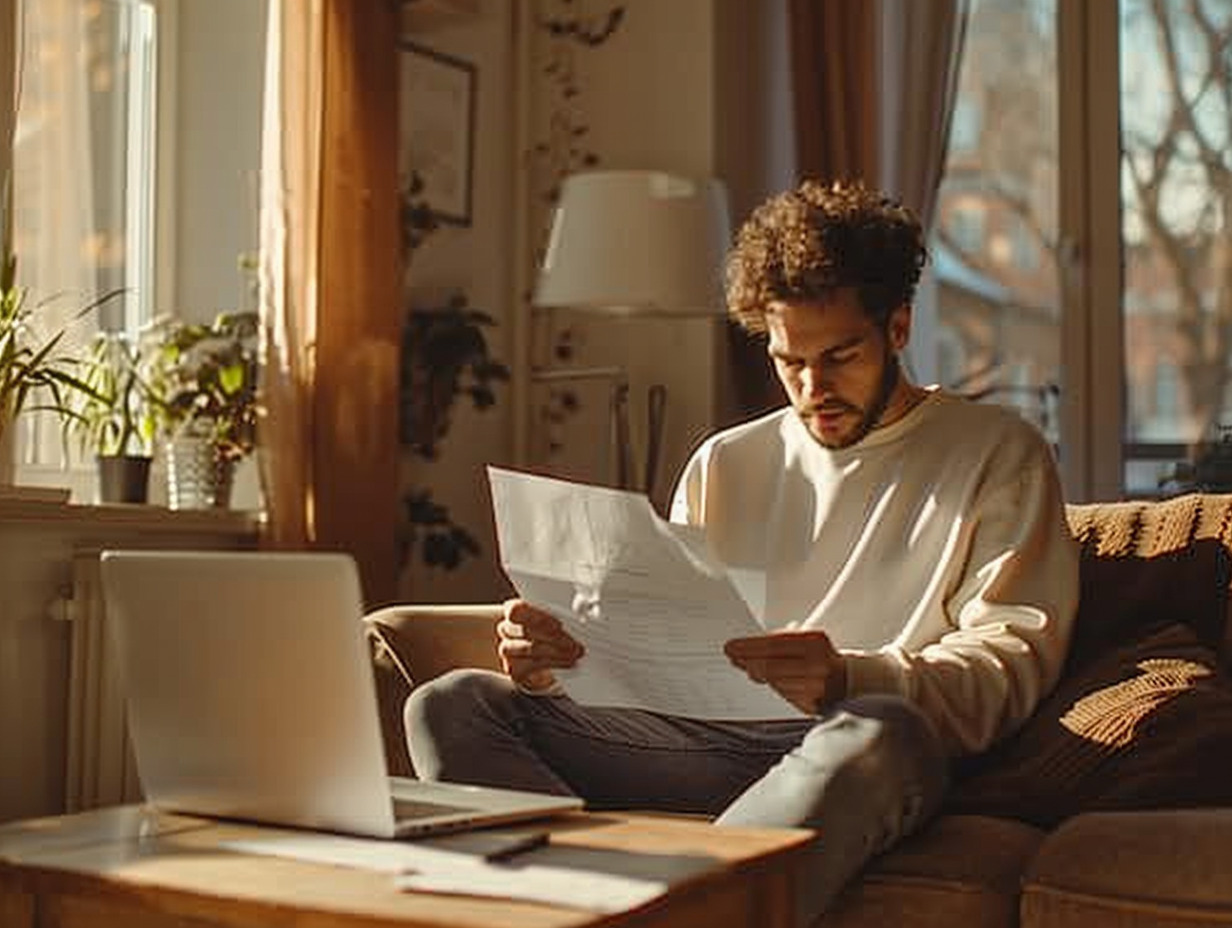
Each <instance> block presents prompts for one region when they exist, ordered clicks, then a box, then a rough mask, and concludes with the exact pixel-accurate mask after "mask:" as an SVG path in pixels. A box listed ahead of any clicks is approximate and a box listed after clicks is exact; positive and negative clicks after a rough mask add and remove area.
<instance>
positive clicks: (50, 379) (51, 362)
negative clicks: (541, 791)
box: [0, 219, 107, 486]
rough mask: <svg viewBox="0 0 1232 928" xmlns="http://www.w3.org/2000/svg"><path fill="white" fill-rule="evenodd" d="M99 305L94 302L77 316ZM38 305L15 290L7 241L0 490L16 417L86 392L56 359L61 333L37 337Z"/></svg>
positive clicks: (2, 277)
mask: <svg viewBox="0 0 1232 928" xmlns="http://www.w3.org/2000/svg"><path fill="white" fill-rule="evenodd" d="M2 222H3V220H2V219H0V223H2ZM0 233H3V229H0ZM102 299H103V300H105V299H107V297H103V298H102ZM101 302H102V300H96V301H95V302H93V303H91V304H90V305H89V306H87V307H86V309H84V310H82V313H85V312H87V311H89V310H92V309H94V308H95V307H96V306H98V305H99V303H101ZM39 305H40V304H31V303H30V302H29V300H28V299H27V293H26V290H25V288H24V287H20V286H18V284H17V256H16V255H15V254H13V252H12V250H11V248H10V246H9V244H8V241H7V239H5V240H3V241H0V486H7V485H11V484H12V482H13V451H14V445H13V443H14V434H15V433H14V430H13V425H14V423H15V422H16V421H17V416H18V415H19V414H20V413H21V412H22V411H23V410H24V409H53V410H55V411H57V412H60V413H64V411H65V410H66V409H67V408H68V404H69V394H70V391H77V392H84V393H87V394H88V393H90V392H91V388H90V387H89V386H87V385H86V384H85V383H83V382H82V381H81V380H80V379H79V378H78V377H77V375H76V373H75V362H74V359H73V358H71V357H69V356H68V355H67V354H64V353H61V350H60V346H61V342H62V341H63V339H64V336H65V332H66V330H65V329H64V328H63V327H57V328H55V329H54V330H53V331H51V332H49V333H45V334H40V333H39V327H38V325H37V322H38V320H37V319H36V314H37V310H38V307H39ZM40 392H42V393H44V394H46V399H45V400H43V401H42V402H41V403H40V405H38V406H33V405H31V399H32V397H34V396H37V395H38V394H39V393H40Z"/></svg>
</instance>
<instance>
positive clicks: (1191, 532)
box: [1065, 493, 1232, 660]
mask: <svg viewBox="0 0 1232 928" xmlns="http://www.w3.org/2000/svg"><path fill="white" fill-rule="evenodd" d="M1065 512H1066V517H1067V519H1068V521H1069V527H1070V531H1071V532H1072V533H1073V535H1074V537H1075V538H1077V539H1078V542H1079V544H1080V545H1081V550H1082V575H1081V576H1082V601H1081V603H1080V606H1079V622H1078V628H1077V637H1076V648H1075V652H1076V654H1077V655H1078V657H1079V658H1081V657H1082V654H1083V652H1084V651H1085V649H1086V645H1087V644H1088V643H1091V644H1093V645H1094V646H1096V647H1098V645H1099V643H1100V642H1103V643H1105V644H1108V643H1111V644H1120V643H1122V642H1124V641H1126V640H1128V637H1129V636H1131V635H1133V634H1136V633H1140V632H1141V631H1143V630H1144V625H1147V626H1154V625H1157V623H1156V621H1155V618H1156V616H1157V615H1158V607H1160V606H1161V605H1162V606H1163V607H1164V608H1165V609H1166V610H1167V611H1168V613H1169V614H1168V615H1167V621H1169V622H1172V621H1178V620H1179V621H1184V622H1187V623H1189V624H1192V625H1194V626H1195V631H1197V632H1198V634H1199V635H1200V636H1201V637H1202V638H1203V639H1204V640H1205V639H1206V637H1207V636H1208V634H1210V627H1211V626H1214V627H1215V628H1216V631H1215V635H1216V636H1217V637H1219V638H1220V639H1221V640H1220V641H1219V643H1218V645H1217V647H1218V648H1219V649H1220V652H1221V654H1222V655H1223V656H1224V658H1225V659H1229V660H1232V620H1229V616H1228V611H1227V608H1226V603H1225V608H1223V609H1221V610H1220V611H1219V612H1218V613H1217V614H1216V613H1211V612H1208V611H1207V610H1206V609H1205V608H1200V609H1198V610H1194V611H1191V610H1185V611H1183V612H1182V611H1180V610H1178V609H1177V608H1176V606H1177V605H1179V604H1177V603H1172V604H1171V605H1170V603H1169V598H1168V597H1169V595H1170V594H1175V595H1178V596H1187V595H1189V592H1190V591H1191V590H1196V592H1198V593H1200V594H1204V593H1205V591H1207V590H1210V587H1205V586H1203V587H1201V588H1198V587H1196V586H1195V584H1196V583H1197V577H1196V575H1195V572H1201V571H1203V570H1204V568H1206V567H1209V566H1211V565H1212V564H1215V563H1216V560H1215V559H1214V558H1212V557H1210V556H1209V554H1210V553H1211V552H1212V551H1213V549H1215V548H1216V547H1218V548H1222V549H1224V551H1225V552H1229V551H1232V494H1227V493H1190V494H1187V495H1185V496H1178V497H1174V498H1172V499H1167V500H1127V501H1122V502H1112V503H1077V504H1076V503H1071V504H1069V505H1067V506H1066V507H1065ZM1190 549H1193V550H1195V551H1199V552H1204V553H1200V554H1199V555H1198V556H1196V557H1193V558H1190V557H1187V556H1186V555H1185V553H1184V552H1186V551H1188V550H1190ZM1222 558H1223V560H1224V561H1227V560H1228V558H1227V555H1226V553H1225V554H1224V555H1222ZM1222 569H1223V571H1224V572H1223V574H1222V575H1221V576H1222V582H1220V581H1216V582H1217V588H1216V592H1217V593H1218V595H1221V596H1222V595H1224V593H1225V588H1226V585H1227V580H1228V576H1227V567H1226V564H1225V565H1224V567H1223V568H1222ZM1140 570H1143V571H1144V572H1143V573H1139V571H1140ZM1202 582H1203V583H1205V581H1204V580H1203V581H1202ZM1140 600H1141V602H1140ZM1220 628H1222V632H1223V633H1222V635H1219V634H1218V630H1219V629H1220ZM1088 633H1089V634H1088Z"/></svg>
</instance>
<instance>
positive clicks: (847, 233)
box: [726, 180, 928, 332]
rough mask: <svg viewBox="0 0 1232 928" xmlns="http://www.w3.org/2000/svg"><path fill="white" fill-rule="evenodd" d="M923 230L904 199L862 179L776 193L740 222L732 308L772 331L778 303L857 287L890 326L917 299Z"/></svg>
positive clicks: (732, 261)
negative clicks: (769, 313)
mask: <svg viewBox="0 0 1232 928" xmlns="http://www.w3.org/2000/svg"><path fill="white" fill-rule="evenodd" d="M927 257H928V253H927V251H926V249H925V247H924V230H923V229H922V228H921V226H920V222H919V220H918V219H916V217H915V216H914V215H913V214H912V213H911V211H910V210H908V209H907V208H906V207H904V206H903V205H902V204H901V203H899V202H897V201H896V200H893V199H891V198H889V197H887V196H885V195H884V194H882V193H878V192H876V191H873V190H870V189H868V188H866V187H865V186H864V185H863V184H862V183H859V182H856V183H844V182H842V181H835V182H834V183H833V184H831V185H830V186H826V185H824V184H822V183H819V182H818V181H815V180H806V181H804V182H803V183H801V184H800V185H799V186H798V187H797V188H796V189H795V190H789V191H787V192H785V193H781V194H779V195H777V196H774V197H771V198H770V199H769V200H767V201H766V202H765V203H763V204H762V205H761V206H759V207H758V208H757V209H756V210H754V211H753V214H752V215H751V216H750V217H749V219H748V220H747V221H746V222H745V223H744V225H743V226H742V227H741V229H740V232H739V233H738V235H737V236H736V243H735V245H734V246H733V247H732V250H731V252H730V253H729V254H728V256H727V265H726V287H727V307H728V312H730V313H731V315H732V316H733V317H735V319H736V321H737V322H739V323H740V325H742V326H743V327H744V328H745V329H747V330H748V331H750V332H764V331H766V310H767V309H768V306H769V304H770V303H771V302H773V301H776V300H780V301H785V302H798V301H799V302H814V301H821V300H825V299H827V298H828V297H829V296H830V295H831V294H832V293H833V292H834V291H835V290H836V289H838V288H840V287H854V288H855V289H856V292H857V294H858V295H859V299H860V305H861V306H862V307H863V308H864V311H865V312H866V313H868V315H869V317H870V318H871V319H872V320H873V321H874V322H875V323H877V324H878V325H882V326H884V325H885V324H886V321H887V320H888V319H889V317H890V313H891V312H893V310H894V309H896V308H897V307H899V306H902V305H904V304H908V303H910V302H911V300H912V298H913V297H914V295H915V287H916V284H917V283H919V280H920V272H921V270H922V269H923V267H924V262H925V260H927Z"/></svg>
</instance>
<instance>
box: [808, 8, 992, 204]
mask: <svg viewBox="0 0 1232 928" xmlns="http://www.w3.org/2000/svg"><path fill="white" fill-rule="evenodd" d="M968 7H969V0H791V4H790V7H789V23H788V30H789V32H788V37H789V45H790V51H791V62H792V82H793V88H792V92H793V102H794V114H795V123H796V126H795V129H796V154H797V169H798V173H799V174H800V175H801V176H806V177H817V178H820V179H822V180H832V179H840V178H841V179H853V178H860V179H863V180H865V181H867V182H868V183H870V184H873V185H875V186H878V187H881V188H882V189H885V190H887V191H889V192H890V193H892V194H894V195H896V196H898V197H899V198H900V199H902V200H903V202H905V203H906V204H907V205H908V206H910V207H912V208H913V209H915V210H916V211H917V212H918V214H919V215H920V218H921V219H922V220H924V222H925V224H926V225H927V223H928V221H929V220H930V219H931V217H932V208H933V205H934V203H935V201H936V194H937V186H938V185H939V184H940V182H941V172H942V169H943V168H944V164H945V145H946V139H947V136H948V134H949V124H950V114H951V112H952V111H953V105H954V93H955V89H956V86H957V78H958V65H959V60H960V57H961V51H962V38H963V33H964V30H965V25H966V20H967V10H968Z"/></svg>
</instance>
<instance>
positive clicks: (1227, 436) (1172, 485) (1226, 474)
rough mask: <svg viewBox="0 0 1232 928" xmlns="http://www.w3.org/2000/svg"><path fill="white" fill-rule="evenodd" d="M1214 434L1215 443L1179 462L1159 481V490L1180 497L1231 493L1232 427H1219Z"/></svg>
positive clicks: (1203, 444)
mask: <svg viewBox="0 0 1232 928" xmlns="http://www.w3.org/2000/svg"><path fill="white" fill-rule="evenodd" d="M1215 433H1216V436H1215V438H1214V440H1212V441H1205V442H1202V443H1200V444H1199V445H1198V446H1197V448H1196V449H1195V451H1194V455H1193V458H1192V459H1191V460H1188V461H1178V462H1177V464H1176V466H1175V467H1174V468H1173V469H1172V471H1171V473H1168V474H1165V475H1164V476H1162V477H1160V478H1159V486H1160V487H1161V488H1165V489H1172V490H1175V491H1177V492H1181V493H1191V492H1198V493H1227V492H1229V491H1232V426H1226V425H1218V426H1216V428H1215Z"/></svg>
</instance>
